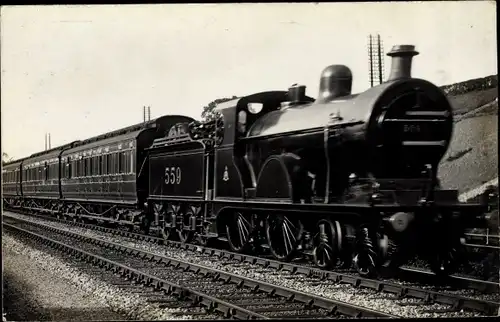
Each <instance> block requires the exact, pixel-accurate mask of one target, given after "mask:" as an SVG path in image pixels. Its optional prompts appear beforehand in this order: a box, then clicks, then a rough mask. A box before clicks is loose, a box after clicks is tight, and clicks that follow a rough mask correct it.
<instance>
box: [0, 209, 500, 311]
mask: <svg viewBox="0 0 500 322" xmlns="http://www.w3.org/2000/svg"><path fill="white" fill-rule="evenodd" d="M35 216H36V217H40V218H43V219H50V220H53V221H57V222H60V223H65V224H70V225H74V226H77V227H82V228H89V229H94V230H97V231H102V232H106V233H111V234H115V235H119V236H123V237H129V238H134V239H137V240H142V241H147V242H154V243H157V244H163V245H166V246H168V247H171V248H174V249H175V248H178V249H182V250H187V251H192V252H196V253H199V254H205V255H208V256H216V257H218V258H227V259H232V260H236V261H239V262H242V263H243V262H246V263H249V264H253V265H260V266H262V267H265V268H274V269H276V270H284V271H288V272H290V273H292V274H303V275H306V276H308V277H318V278H319V279H321V280H329V281H332V282H334V283H336V284H350V285H352V286H354V287H362V288H368V289H371V290H375V291H377V292H388V293H392V294H398V295H399V296H400V297H412V298H417V299H421V300H424V301H427V302H431V303H432V302H435V303H440V304H445V305H451V306H452V307H453V308H454V309H456V310H457V311H459V310H461V309H469V310H476V311H479V312H483V313H486V314H488V315H490V314H496V312H497V311H498V310H499V309H500V303H497V302H493V301H485V300H480V299H474V298H468V297H465V296H461V295H456V294H449V293H440V292H437V291H432V290H427V289H421V288H418V287H414V286H406V285H401V284H398V283H392V282H389V281H381V280H374V279H369V278H364V277H361V276H356V275H351V274H346V273H341V272H334V271H326V270H322V269H319V268H316V267H308V266H304V265H300V264H294V263H287V262H281V261H277V260H273V259H267V258H262V257H256V256H251V255H245V254H239V253H234V252H230V251H226V250H221V249H215V248H210V247H206V246H200V245H194V244H183V243H181V242H177V241H170V240H164V239H163V238H159V237H154V236H149V235H144V234H138V233H134V232H128V231H124V230H117V229H113V228H107V227H102V226H98V225H92V224H86V223H79V222H71V221H67V220H62V219H56V218H48V217H45V216H40V215H35ZM8 217H10V216H8ZM10 218H14V219H16V220H22V219H19V218H15V217H10ZM397 276H398V277H399V278H401V279H406V280H419V281H420V282H422V283H425V284H436V283H438V284H439V285H443V284H445V283H448V284H451V285H452V286H453V287H455V288H470V289H475V290H478V291H480V292H485V293H498V292H499V290H500V285H499V283H494V282H488V281H482V280H476V279H471V278H465V277H460V276H450V277H449V278H446V279H442V278H441V279H438V278H437V277H436V275H435V274H434V273H432V272H428V271H422V270H417V269H412V268H406V267H402V268H400V270H399V272H398V274H397Z"/></svg>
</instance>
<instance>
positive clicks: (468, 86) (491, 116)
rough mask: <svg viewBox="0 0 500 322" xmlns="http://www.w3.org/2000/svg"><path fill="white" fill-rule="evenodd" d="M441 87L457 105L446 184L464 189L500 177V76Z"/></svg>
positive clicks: (443, 169) (443, 176)
mask: <svg viewBox="0 0 500 322" xmlns="http://www.w3.org/2000/svg"><path fill="white" fill-rule="evenodd" d="M441 88H442V89H443V90H444V91H445V93H446V94H447V96H448V99H449V101H450V102H451V104H452V105H453V114H454V118H455V128H454V132H453V138H452V141H451V142H450V147H449V149H448V151H447V153H446V155H445V156H444V157H443V159H442V161H441V165H440V168H439V177H440V180H441V184H442V186H443V188H448V189H458V190H459V191H460V193H464V192H467V191H469V190H471V189H474V188H476V187H478V186H481V185H482V184H484V183H487V182H490V181H492V180H493V179H495V178H498V76H497V75H491V76H487V77H483V78H478V79H472V80H468V81H464V82H461V83H456V84H451V85H446V86H442V87H441Z"/></svg>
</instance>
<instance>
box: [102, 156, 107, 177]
mask: <svg viewBox="0 0 500 322" xmlns="http://www.w3.org/2000/svg"><path fill="white" fill-rule="evenodd" d="M102 174H104V175H106V174H108V155H107V154H105V155H103V156H102Z"/></svg>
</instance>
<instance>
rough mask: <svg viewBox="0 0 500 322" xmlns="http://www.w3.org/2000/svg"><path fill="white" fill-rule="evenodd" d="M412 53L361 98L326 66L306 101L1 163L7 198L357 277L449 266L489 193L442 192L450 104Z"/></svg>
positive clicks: (244, 103)
mask: <svg viewBox="0 0 500 322" xmlns="http://www.w3.org/2000/svg"><path fill="white" fill-rule="evenodd" d="M417 54H418V52H416V51H415V50H414V46H410V45H400V46H394V47H393V50H392V51H391V52H390V53H389V54H388V55H389V56H391V57H392V67H391V74H390V77H389V79H388V80H387V81H386V82H384V83H383V84H381V85H378V86H375V87H372V88H370V89H368V90H366V91H365V92H362V93H359V94H352V93H351V87H352V74H351V71H350V69H349V68H348V67H346V66H343V65H332V66H329V67H327V68H326V69H324V70H323V72H322V74H321V81H320V90H319V95H318V97H317V98H316V99H314V98H311V97H309V96H306V94H305V86H300V85H294V86H292V87H291V88H289V90H288V91H270V92H262V93H256V94H253V95H249V96H245V97H241V98H237V99H234V100H231V101H229V102H226V103H222V104H219V105H218V106H217V108H216V116H215V117H214V119H213V120H210V121H209V122H206V123H200V122H197V121H195V120H194V119H192V118H189V117H185V116H178V115H177V116H163V117H160V118H158V119H156V120H153V121H149V122H146V123H143V124H137V125H134V126H131V127H128V128H125V129H121V130H118V131H114V132H111V133H107V134H104V135H101V136H98V137H95V138H91V139H88V140H85V141H77V142H73V143H70V144H68V145H65V146H61V147H58V148H55V149H52V150H50V151H43V152H40V153H37V154H34V155H32V156H30V157H28V158H24V159H21V160H16V161H13V162H10V163H8V164H6V165H5V166H4V169H3V175H4V176H3V182H2V187H3V195H4V197H3V198H4V204H5V205H6V206H7V207H11V208H25V209H27V210H28V211H36V212H43V213H47V214H52V215H56V216H62V217H65V218H69V219H72V220H84V221H98V222H107V223H109V224H122V225H128V226H129V227H134V226H139V227H140V228H141V229H142V230H144V231H145V232H147V233H154V234H159V235H161V236H163V237H164V238H165V239H178V240H181V241H182V242H194V241H196V242H201V243H206V242H207V241H209V240H211V239H212V238H214V239H222V240H227V242H228V244H229V246H230V248H231V249H232V250H234V251H236V252H252V251H253V252H258V251H260V250H262V249H263V248H268V249H269V251H270V252H271V254H272V255H273V256H274V257H276V258H277V259H280V260H291V259H292V258H294V257H295V256H297V254H302V255H306V256H310V257H311V258H312V259H313V260H314V262H315V263H316V264H317V265H318V266H320V267H322V268H340V267H347V266H349V265H350V264H351V262H353V263H354V264H355V267H356V268H357V270H358V272H359V273H360V274H362V275H372V274H375V273H377V272H379V271H380V269H382V268H395V267H398V266H399V265H401V264H403V263H404V261H405V260H407V259H410V258H412V257H414V255H415V254H423V255H424V256H426V257H427V259H428V260H429V261H430V263H431V267H432V269H433V270H434V271H435V272H436V273H440V274H449V273H451V272H453V270H454V269H456V266H457V265H458V263H459V261H458V255H460V254H461V245H462V239H461V238H462V237H463V233H464V229H465V228H466V227H467V226H469V225H477V224H478V223H480V222H481V220H484V219H485V214H486V213H487V211H488V202H487V201H488V200H487V197H488V196H487V195H485V199H483V200H482V202H475V203H460V202H459V201H458V192H457V191H456V190H443V189H440V187H439V182H438V179H437V167H438V164H439V162H440V160H441V158H442V157H443V155H444V154H445V152H446V150H447V148H448V145H449V143H450V139H451V136H452V128H453V119H452V111H451V105H450V104H449V102H448V100H447V98H446V97H445V95H444V93H443V92H442V91H441V90H440V89H439V88H438V87H436V86H435V85H433V84H431V83H429V82H428V81H425V80H422V79H415V78H412V77H411V61H412V57H413V56H415V55H417ZM490 197H491V195H490ZM478 220H479V221H478Z"/></svg>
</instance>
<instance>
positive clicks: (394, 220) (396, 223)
mask: <svg viewBox="0 0 500 322" xmlns="http://www.w3.org/2000/svg"><path fill="white" fill-rule="evenodd" d="M412 220H413V214H412V213H408V212H397V213H395V214H394V215H392V216H390V217H389V218H388V219H387V221H388V222H389V223H390V224H391V226H392V228H394V230H395V231H397V232H399V233H400V232H402V231H405V230H406V229H407V228H408V226H409V225H410V223H411V222H412Z"/></svg>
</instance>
